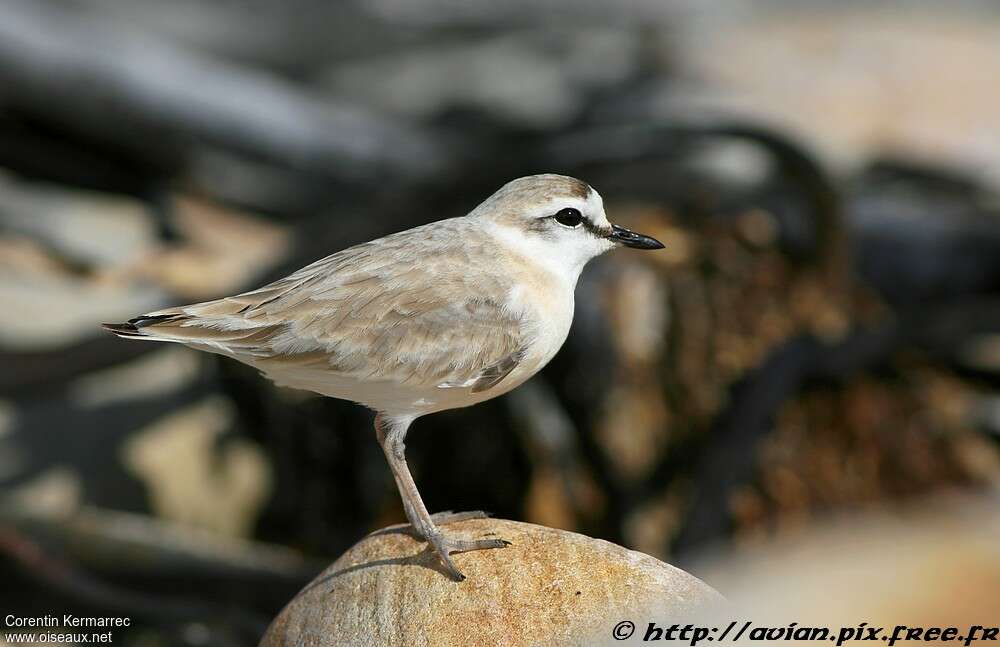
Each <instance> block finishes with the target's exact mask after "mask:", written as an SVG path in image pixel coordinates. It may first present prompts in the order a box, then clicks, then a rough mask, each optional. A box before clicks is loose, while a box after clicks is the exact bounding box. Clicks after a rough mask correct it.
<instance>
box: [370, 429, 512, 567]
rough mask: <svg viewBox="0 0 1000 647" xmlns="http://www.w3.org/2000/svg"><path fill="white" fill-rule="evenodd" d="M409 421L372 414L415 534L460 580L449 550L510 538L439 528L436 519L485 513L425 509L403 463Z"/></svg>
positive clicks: (476, 547)
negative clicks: (453, 533)
mask: <svg viewBox="0 0 1000 647" xmlns="http://www.w3.org/2000/svg"><path fill="white" fill-rule="evenodd" d="M412 421H413V420H412V418H386V417H384V416H382V414H379V415H377V416H375V435H376V436H377V437H378V442H379V444H380V445H381V446H382V451H383V452H385V457H386V460H388V461H389V468H390V469H391V470H392V475H393V477H394V478H395V479H396V486H397V487H398V488H399V494H400V496H401V497H402V499H403V510H404V511H405V512H406V518H407V519H409V521H410V524H411V525H412V526H413V528H414V530H416V532H417V534H418V535H420V537H421V538H422V539H423V540H424V541H426V542H427V543H428V544H430V546H431V547H432V548H433V549H434V552H435V553H437V556H438V558H439V559H440V560H441V563H442V564H443V565H444V567H445V569H446V570H447V571H448V573H449V574H450V575H451V576H452V577H453V578H455V579H456V580H458V581H459V582H461V581H462V580H464V579H465V576H464V575H462V573H461V572H460V571H459V570H458V569H457V568H455V564H454V563H453V562H452V560H451V557H450V555H451V553H464V552H468V551H471V550H486V549H488V548H503V547H504V546H509V545H510V542H506V541H504V540H502V539H472V540H468V539H454V538H451V537H447V536H446V535H444V533H442V532H441V530H440V528H438V526H437V524H436V523H435V521H437V522H438V523H450V522H454V521H461V520H463V519H479V518H482V517H485V516H486V514H485V513H483V512H480V511H478V510H477V511H474V512H447V513H442V514H441V515H434V516H432V515H431V514H430V513H428V512H427V508H426V506H424V502H423V499H421V498H420V492H418V491H417V484H416V483H414V481H413V476H412V475H411V474H410V468H409V467H408V466H407V465H406V453H405V452H406V445H405V444H404V440H405V438H406V431H407V429H408V428H409V426H410V423H411V422H412ZM435 517H437V519H435Z"/></svg>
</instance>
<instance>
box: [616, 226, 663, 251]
mask: <svg viewBox="0 0 1000 647" xmlns="http://www.w3.org/2000/svg"><path fill="white" fill-rule="evenodd" d="M608 240H613V241H615V242H616V243H621V244H622V245H625V246H626V247H634V248H636V249H663V243H661V242H660V241H658V240H656V239H655V238H653V237H652V236H646V235H644V234H637V233H635V232H634V231H629V230H628V229H625V228H624V227H619V226H618V225H611V235H610V236H608Z"/></svg>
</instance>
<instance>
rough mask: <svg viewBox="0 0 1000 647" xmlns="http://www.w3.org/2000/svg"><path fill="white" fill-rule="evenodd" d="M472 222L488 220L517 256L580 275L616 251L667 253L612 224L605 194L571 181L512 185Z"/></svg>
mask: <svg viewBox="0 0 1000 647" xmlns="http://www.w3.org/2000/svg"><path fill="white" fill-rule="evenodd" d="M469 216H470V217H475V218H482V219H485V220H487V221H488V222H489V223H490V224H491V225H492V227H493V230H494V232H495V233H496V234H498V235H499V236H500V237H501V238H502V239H503V240H504V241H505V242H506V243H507V244H509V245H510V246H511V247H512V248H514V249H515V250H517V251H520V252H522V253H524V254H525V255H527V256H530V257H532V258H535V259H538V260H540V261H544V262H546V264H549V265H555V266H560V267H563V268H565V269H566V270H569V271H571V272H575V273H576V274H577V275H578V274H579V272H580V270H581V269H583V266H584V265H585V264H586V263H587V261H589V260H590V259H592V258H594V257H595V256H599V255H600V254H603V253H604V252H606V251H608V250H611V249H614V248H615V247H619V246H622V245H624V246H626V247H633V248H635V249H662V248H663V244H662V243H661V242H660V241H658V240H656V239H655V238H651V237H650V236H646V235H644V234H639V233H636V232H633V231H630V230H628V229H625V228H624V227H619V226H618V225H613V224H611V223H610V222H608V217H607V215H605V213H604V201H603V200H602V199H601V196H600V194H599V193H598V192H597V191H595V190H594V189H593V188H592V187H591V186H590V185H589V184H587V183H586V182H583V181H581V180H578V179H576V178H572V177H568V176H565V175H554V174H545V175H529V176H527V177H522V178H518V179H516V180H512V181H510V182H508V183H507V184H505V185H503V186H502V187H500V189H499V190H498V191H497V192H496V193H494V194H493V195H491V196H490V197H489V198H487V199H486V200H485V201H484V202H483V203H482V204H480V205H479V206H478V207H476V209H475V210H474V211H473V212H472V213H470V214H469ZM574 278H575V277H574Z"/></svg>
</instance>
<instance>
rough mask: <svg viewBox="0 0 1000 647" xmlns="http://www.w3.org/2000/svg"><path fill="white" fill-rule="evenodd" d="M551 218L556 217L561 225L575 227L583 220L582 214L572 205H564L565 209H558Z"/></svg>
mask: <svg viewBox="0 0 1000 647" xmlns="http://www.w3.org/2000/svg"><path fill="white" fill-rule="evenodd" d="M553 218H555V219H556V222H558V223H559V224H560V225H562V226H563V227H570V228H575V227H579V226H580V223H582V222H583V215H582V214H581V213H580V211H579V209H574V208H572V207H566V208H565V209H560V210H559V213H557V214H556V215H555V216H553Z"/></svg>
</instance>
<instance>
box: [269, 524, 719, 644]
mask: <svg viewBox="0 0 1000 647" xmlns="http://www.w3.org/2000/svg"><path fill="white" fill-rule="evenodd" d="M448 530H449V531H450V532H452V533H457V534H459V535H461V536H464V537H468V538H477V537H482V536H483V535H485V534H487V533H495V534H496V535H497V536H499V537H502V538H504V539H507V540H508V541H510V542H512V545H511V546H509V547H508V548H506V549H503V550H490V551H478V552H473V553H465V554H461V555H456V556H455V563H456V565H457V566H458V568H459V569H461V570H462V571H463V573H464V574H465V575H466V577H467V579H466V580H465V581H464V582H461V583H457V582H454V581H453V580H451V579H449V578H448V577H447V576H446V575H444V574H443V573H442V571H441V569H440V567H439V566H438V563H437V560H436V558H435V556H434V555H433V554H431V553H429V552H428V551H427V550H426V544H425V543H424V542H422V541H419V540H417V539H415V538H414V537H412V536H411V535H410V534H408V533H407V532H406V529H405V527H394V528H388V529H386V530H383V531H379V532H376V533H373V534H371V535H369V536H368V537H366V538H365V539H363V540H362V541H360V542H359V543H357V544H356V545H355V546H354V547H352V548H351V549H350V550H348V551H347V552H346V553H345V554H344V555H343V556H342V557H341V558H340V559H338V560H337V561H336V562H334V564H333V565H332V566H330V567H329V568H327V569H326V571H324V572H323V573H322V574H321V575H319V577H317V578H316V579H315V580H313V582H312V583H310V584H309V585H308V586H306V588H305V589H303V590H302V592H300V593H299V595H298V596H296V597H295V599H293V600H292V601H291V602H290V603H289V604H288V606H286V607H285V609H284V610H283V611H282V612H281V614H280V615H279V616H278V617H277V618H276V619H275V620H274V622H273V623H272V624H271V627H270V628H269V629H268V631H267V634H266V635H265V636H264V639H263V641H262V642H261V645H263V646H265V647H274V646H277V645H312V646H317V647H318V646H321V645H337V646H338V647H346V646H349V645H435V646H438V647H446V646H448V645H501V644H502V645H506V646H508V647H518V646H521V645H542V644H544V645H578V644H581V645H595V644H607V643H610V644H614V642H615V641H614V640H613V639H612V630H613V628H614V627H615V625H616V624H617V623H619V622H621V621H626V620H631V621H633V622H636V623H637V624H639V623H641V621H642V620H643V619H648V618H652V617H663V618H666V617H670V618H674V619H676V618H678V617H684V616H689V615H692V614H696V613H699V612H705V611H707V610H710V609H713V608H718V607H721V606H722V605H723V604H724V601H723V598H722V597H721V596H720V595H719V594H718V593H717V592H715V591H714V590H713V589H712V588H710V587H709V586H708V585H706V584H704V583H703V582H701V581H700V580H698V579H696V578H695V577H693V576H691V575H689V574H688V573H685V572H684V571H681V570H679V569H677V568H674V567H673V566H670V565H669V564H664V563H663V562H660V561H658V560H656V559H654V558H652V557H650V556H648V555H644V554H642V553H637V552H634V551H630V550H627V549H625V548H622V547H621V546H617V545H615V544H611V543H608V542H606V541H601V540H597V539H592V538H590V537H585V536H583V535H578V534H576V533H571V532H566V531H563V530H554V529H551V528H545V527H543V526H535V525H531V524H525V523H518V522H514V521H505V520H500V519H479V520H474V521H465V522H461V523H456V524H452V525H449V526H448Z"/></svg>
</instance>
